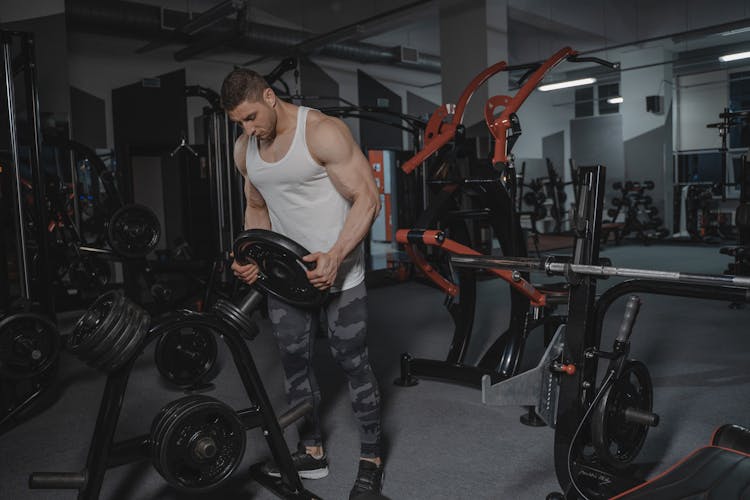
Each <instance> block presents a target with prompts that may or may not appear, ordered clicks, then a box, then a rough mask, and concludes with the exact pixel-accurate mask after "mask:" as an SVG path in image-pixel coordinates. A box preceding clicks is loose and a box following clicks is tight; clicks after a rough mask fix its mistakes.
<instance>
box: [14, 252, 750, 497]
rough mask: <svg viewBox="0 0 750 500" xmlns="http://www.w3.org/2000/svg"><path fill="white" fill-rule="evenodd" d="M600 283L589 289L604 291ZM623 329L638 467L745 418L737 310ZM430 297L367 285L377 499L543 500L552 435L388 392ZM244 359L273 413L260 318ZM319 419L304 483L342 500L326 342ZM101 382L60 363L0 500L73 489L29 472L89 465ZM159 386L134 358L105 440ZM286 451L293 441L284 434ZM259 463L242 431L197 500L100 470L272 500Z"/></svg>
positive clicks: (431, 313)
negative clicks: (649, 420)
mask: <svg viewBox="0 0 750 500" xmlns="http://www.w3.org/2000/svg"><path fill="white" fill-rule="evenodd" d="M602 255H603V256H606V257H609V258H611V259H612V261H613V263H614V265H617V266H620V267H642V268H653V269H663V270H681V271H690V272H702V273H721V272H722V271H723V270H724V269H725V267H726V263H727V259H726V257H724V256H721V255H720V254H719V253H718V249H717V248H712V247H686V246H656V245H654V246H649V247H642V246H622V247H614V248H608V249H606V250H604V251H603V252H602ZM615 282H616V281H615V280H612V279H610V280H605V281H601V282H600V286H599V289H600V291H601V290H604V289H605V288H606V287H608V286H611V285H612V284H613V283H615ZM478 295H479V300H478V307H477V318H476V323H475V337H474V339H473V344H472V346H471V349H470V351H469V354H468V358H469V359H468V361H470V362H473V361H475V360H476V359H478V358H479V356H480V355H481V353H482V352H483V350H484V349H485V348H486V347H487V346H488V345H489V344H491V343H492V341H493V340H494V338H496V336H497V335H498V334H499V333H500V332H502V331H503V330H504V329H505V328H506V323H507V312H508V290H507V286H506V285H504V284H503V283H501V282H499V281H496V280H489V281H482V282H480V283H479V286H478ZM642 298H643V300H644V304H643V307H642V309H641V313H640V315H639V318H638V321H637V324H636V328H635V333H634V334H633V338H632V340H633V351H632V356H633V357H635V358H637V359H640V360H643V361H645V362H646V363H647V365H648V367H649V369H650V371H651V375H652V378H653V380H654V384H655V411H656V412H657V413H659V414H660V415H661V417H662V423H661V425H660V426H659V427H657V428H656V429H652V430H651V432H650V433H649V437H648V439H647V441H646V444H645V446H644V448H643V451H642V453H641V455H640V457H639V461H643V462H646V463H649V464H652V465H653V466H654V469H653V471H654V472H653V473H657V472H658V471H661V470H664V469H666V468H667V467H668V466H669V465H671V464H672V463H674V462H675V461H677V460H678V459H679V458H680V457H682V456H684V455H686V454H687V453H689V452H690V451H692V450H693V449H695V448H696V447H699V446H700V445H702V444H705V443H707V442H708V440H709V439H710V436H711V432H712V431H713V429H714V428H715V427H716V426H718V425H719V424H723V423H730V422H731V423H740V424H744V425H749V424H750V419H748V416H747V415H748V411H749V410H750V397H749V395H750V362H748V359H750V357H749V356H748V354H749V353H750V336H749V335H748V323H749V322H750V309H739V310H738V309H730V308H729V307H728V306H727V304H726V303H723V302H715V301H710V300H697V299H682V298H671V297H663V296H653V295H644V296H643V297H642ZM442 302H443V296H442V294H441V293H440V292H438V291H437V290H435V289H432V288H429V287H427V286H424V285H421V284H418V283H415V282H409V283H405V284H401V285H396V286H390V287H383V288H376V289H373V290H371V291H370V302H369V310H370V332H369V343H370V355H371V359H372V363H373V367H374V370H375V372H376V374H377V376H378V378H379V380H380V382H381V391H382V397H383V422H384V431H385V436H386V440H387V441H386V446H387V456H386V459H387V466H386V467H387V469H386V470H387V477H386V483H385V488H384V491H383V493H384V494H385V495H386V496H387V497H389V498H391V499H394V500H397V499H398V500H429V499H467V500H482V499H487V500H490V499H493V500H494V499H519V500H523V499H543V498H544V497H545V496H546V495H547V493H549V492H551V491H554V490H556V489H557V480H556V478H555V474H554V463H553V454H552V443H553V438H554V430H552V429H550V428H546V427H544V428H530V427H526V426H523V425H521V424H520V423H519V420H518V418H519V416H520V415H521V413H522V410H521V409H520V408H515V407H491V406H485V405H483V404H482V402H481V393H480V392H479V391H478V390H476V389H472V388H469V387H463V386H458V385H453V384H448V383H443V382H437V381H429V380H422V381H420V383H419V385H417V386H416V387H412V388H400V387H396V386H394V385H393V384H392V381H393V379H395V378H396V377H397V376H398V369H399V356H400V354H401V353H402V352H409V353H411V354H412V355H414V356H415V357H424V358H436V359H441V358H443V357H444V356H445V354H446V352H447V349H448V346H449V342H450V340H451V336H452V321H451V319H450V317H449V315H448V313H447V312H446V310H445V308H444V307H443V305H442ZM623 304H624V299H623V300H621V301H620V302H618V304H616V305H615V307H613V308H612V311H611V314H610V315H609V316H608V318H607V320H606V323H605V330H604V341H603V347H605V348H608V347H609V346H610V345H611V342H612V339H613V337H614V334H615V331H616V328H617V326H618V325H619V322H620V315H621V313H622V309H623ZM261 330H262V333H261V335H260V336H259V337H258V338H257V339H256V340H255V341H253V342H252V344H251V346H250V347H251V351H252V353H253V355H254V357H255V361H256V363H257V364H258V367H259V370H260V372H261V375H262V378H263V380H264V383H265V386H266V390H267V392H268V393H269V394H270V396H271V399H272V400H273V404H274V406H275V408H276V409H277V411H279V412H281V411H283V410H284V409H285V404H284V396H283V382H282V372H281V368H280V366H279V357H278V352H277V350H276V347H275V345H274V342H273V339H272V337H271V335H270V331H269V328H268V324H267V323H266V322H265V321H262V322H261ZM540 333H541V332H536V333H534V334H532V336H531V338H530V340H529V343H528V347H527V351H526V356H525V360H524V364H525V366H531V365H533V364H534V363H535V361H536V359H538V357H539V355H540V354H541V338H540V337H541V334H540ZM316 356H317V361H316V362H317V366H318V369H317V373H318V377H319V381H320V384H321V388H322V392H323V397H324V408H323V419H324V425H325V433H326V446H327V451H328V455H329V457H330V463H331V474H330V475H329V476H328V477H327V478H325V479H321V480H318V481H309V482H306V485H307V487H308V488H309V489H310V490H311V491H313V492H315V493H316V494H317V495H319V496H320V497H322V498H325V499H335V500H340V499H346V498H347V496H348V492H349V489H350V488H351V485H352V483H353V480H354V477H355V474H356V467H357V455H358V450H359V445H358V437H357V429H356V425H355V422H354V419H353V417H352V414H351V410H350V408H349V396H348V390H347V387H346V382H345V378H344V376H343V374H342V372H341V371H340V370H339V369H338V367H336V366H335V364H334V363H333V361H332V359H331V357H330V355H329V354H328V350H327V345H326V342H325V341H324V340H321V341H319V342H318V345H317V348H316ZM221 358H222V359H223V366H224V369H223V370H222V372H221V374H220V375H219V377H218V378H217V379H216V381H215V383H216V389H215V390H214V391H213V392H211V393H210V394H211V395H212V396H214V397H217V398H219V399H221V400H223V401H225V402H227V403H228V404H230V405H232V406H233V407H234V408H243V407H246V406H247V404H248V403H247V399H246V398H245V397H244V396H243V394H244V391H243V389H242V387H241V385H240V382H239V379H238V376H237V374H236V371H235V370H234V367H233V366H231V363H229V361H228V353H227V352H225V351H223V352H222V353H221ZM104 382H105V379H104V377H103V376H102V375H101V374H99V373H97V372H95V371H94V370H92V369H90V368H88V367H86V366H85V365H83V364H82V363H81V362H79V361H78V360H76V359H75V358H73V357H70V356H69V355H64V357H63V360H62V371H61V377H60V385H61V387H62V392H61V394H60V396H59V398H58V399H57V400H56V401H55V403H54V404H53V405H52V406H51V407H50V408H49V409H48V410H46V411H45V412H44V413H42V414H40V415H38V416H36V417H34V418H33V419H31V420H28V421H26V422H24V423H23V424H21V425H20V426H18V427H16V428H15V429H13V430H12V431H10V432H9V433H6V434H4V435H2V436H0V453H1V456H0V464H1V465H0V498H2V499H12V500H22V499H29V500H32V499H33V500H44V499H74V498H76V492H75V491H62V490H58V491H46V490H34V491H32V490H29V489H28V487H27V481H28V475H29V473H30V472H32V471H77V470H80V469H81V468H82V467H83V465H84V464H85V461H86V455H87V452H88V447H89V443H90V439H91V434H92V431H93V427H94V423H95V419H96V412H97V408H98V405H99V400H100V398H101V394H102V389H103V386H104ZM181 395H182V394H181V393H180V392H177V391H174V390H170V389H169V388H167V387H165V386H164V385H163V383H162V382H161V381H160V380H159V377H158V375H157V372H156V370H155V368H154V365H153V353H152V352H146V353H144V355H143V356H142V357H141V358H140V359H139V361H138V363H137V365H136V369H135V370H134V372H133V374H132V376H131V380H130V384H129V388H128V392H127V394H126V396H125V400H124V403H123V411H122V415H121V419H120V422H119V426H118V431H117V439H125V438H128V437H132V436H135V435H139V434H144V433H146V432H148V429H149V427H150V425H151V421H152V419H153V417H154V416H155V415H156V413H157V412H158V410H159V409H160V408H161V407H162V406H163V405H165V404H166V403H167V402H169V401H171V400H173V399H176V398H178V397H180V396H181ZM287 438H288V442H289V443H290V444H291V445H292V446H294V445H295V443H296V436H295V434H294V431H293V430H288V431H287ZM267 455H268V452H267V449H266V446H265V441H264V440H263V438H262V436H261V435H260V431H258V430H253V431H250V432H249V433H248V446H247V452H246V455H245V461H244V462H243V465H242V467H241V468H240V469H239V470H238V471H237V472H236V473H235V475H234V476H233V478H232V480H231V482H230V483H229V484H228V485H227V486H226V487H225V488H222V489H221V490H220V491H216V492H213V493H210V494H207V495H204V496H202V497H196V496H192V495H190V496H188V495H180V494H178V493H177V492H175V491H174V490H173V489H171V488H170V487H169V486H167V485H166V484H165V483H164V481H163V480H162V479H161V477H160V476H159V475H158V473H157V472H156V471H155V470H154V469H153V468H152V467H151V466H150V465H149V464H148V463H138V464H131V465H126V466H122V467H118V468H114V469H110V470H109V471H108V472H107V475H106V477H105V482H104V488H103V491H102V494H101V497H100V498H102V499H112V500H114V499H118V500H119V499H122V500H124V499H162V500H167V499H177V498H211V499H243V498H254V499H270V498H275V497H274V496H272V495H271V494H270V493H269V492H267V491H265V490H263V489H262V488H260V487H259V486H258V485H257V484H254V483H252V482H249V481H247V480H246V478H245V477H243V476H244V474H243V472H244V471H245V470H246V468H247V466H248V465H249V464H251V463H254V462H257V461H260V460H262V459H264V458H265V457H266V456H267Z"/></svg>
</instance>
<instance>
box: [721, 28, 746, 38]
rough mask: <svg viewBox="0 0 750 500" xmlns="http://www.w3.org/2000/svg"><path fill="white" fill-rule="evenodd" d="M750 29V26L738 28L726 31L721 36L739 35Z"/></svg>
mask: <svg viewBox="0 0 750 500" xmlns="http://www.w3.org/2000/svg"><path fill="white" fill-rule="evenodd" d="M748 31H750V26H746V27H744V28H737V29H736V30H731V31H725V32H723V33H719V34H720V35H721V36H732V35H739V34H740V33H747V32H748Z"/></svg>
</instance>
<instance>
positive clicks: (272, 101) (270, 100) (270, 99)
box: [263, 88, 276, 107]
mask: <svg viewBox="0 0 750 500" xmlns="http://www.w3.org/2000/svg"><path fill="white" fill-rule="evenodd" d="M263 100H265V101H266V104H268V105H269V106H271V107H274V106H275V105H276V93H275V92H274V91H273V89H271V88H266V89H265V90H264V91H263Z"/></svg>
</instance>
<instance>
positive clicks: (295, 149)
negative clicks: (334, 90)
mask: <svg viewBox="0 0 750 500" xmlns="http://www.w3.org/2000/svg"><path fill="white" fill-rule="evenodd" d="M309 109H310V108H305V107H301V106H300V107H299V110H298V112H297V127H296V129H295V132H294V138H293V139H292V144H291V145H290V146H289V151H287V153H286V154H285V155H284V157H283V158H282V159H281V160H279V161H277V162H275V163H268V162H266V161H264V160H263V158H261V157H260V154H259V153H258V142H257V140H255V139H253V138H251V139H250V140H249V141H248V142H247V156H246V158H245V160H246V163H245V164H246V165H247V177H248V179H250V182H251V183H252V184H253V186H255V187H256V188H257V189H258V191H259V192H260V194H261V195H262V196H263V199H264V200H265V202H266V206H267V207H268V215H269V216H270V219H271V230H272V231H275V232H277V233H281V234H283V235H284V236H287V237H289V238H291V239H293V240H294V241H296V242H297V243H299V244H300V245H302V246H303V247H305V248H306V249H308V250H309V251H310V252H327V251H328V250H330V249H331V247H332V246H333V244H334V243H336V240H338V237H339V234H340V233H341V229H342V228H343V227H344V221H346V217H347V215H348V214H349V209H350V208H351V203H349V201H348V200H347V199H346V198H344V197H343V196H341V194H340V193H339V192H338V191H337V190H336V188H335V187H334V186H333V183H332V182H331V179H330V178H329V177H328V172H327V171H326V169H325V168H323V167H322V166H321V165H319V164H318V163H317V162H316V161H315V160H314V159H313V157H312V156H311V155H310V151H309V150H308V149H307V141H306V140H305V129H306V125H307V123H306V122H307V112H308V111H309ZM364 278H365V270H364V249H363V245H362V242H360V243H359V244H358V245H357V247H356V248H355V249H354V250H352V251H351V253H349V255H347V256H346V257H345V258H344V260H343V262H342V263H341V266H340V267H339V272H338V275H337V277H336V281H335V282H334V284H333V286H332V287H331V291H332V292H338V291H342V290H348V289H349V288H353V287H355V286H357V285H359V284H360V283H362V281H364Z"/></svg>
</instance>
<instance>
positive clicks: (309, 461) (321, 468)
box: [262, 447, 328, 479]
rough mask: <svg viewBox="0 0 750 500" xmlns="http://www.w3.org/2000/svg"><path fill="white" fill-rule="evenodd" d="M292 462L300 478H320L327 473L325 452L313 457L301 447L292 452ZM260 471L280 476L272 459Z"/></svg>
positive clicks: (277, 467)
mask: <svg viewBox="0 0 750 500" xmlns="http://www.w3.org/2000/svg"><path fill="white" fill-rule="evenodd" d="M292 463H293V464H294V467H295V468H296V469H297V474H299V477H301V478H302V479H322V478H324V477H326V476H327V475H328V458H327V457H326V455H325V453H324V454H323V456H322V457H320V458H315V457H313V456H312V455H308V454H307V453H305V448H304V447H302V448H300V449H299V450H298V451H295V452H294V453H292ZM262 471H263V473H264V474H266V475H269V476H273V477H281V471H280V470H279V466H278V465H276V462H274V461H273V460H269V461H268V462H266V463H265V464H264V465H263V468H262Z"/></svg>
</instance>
